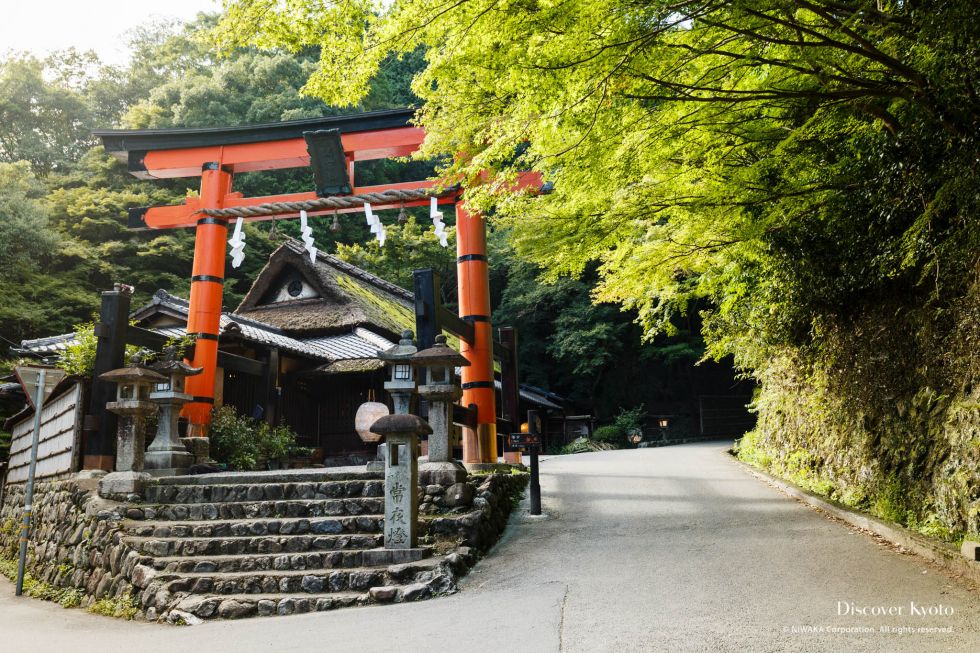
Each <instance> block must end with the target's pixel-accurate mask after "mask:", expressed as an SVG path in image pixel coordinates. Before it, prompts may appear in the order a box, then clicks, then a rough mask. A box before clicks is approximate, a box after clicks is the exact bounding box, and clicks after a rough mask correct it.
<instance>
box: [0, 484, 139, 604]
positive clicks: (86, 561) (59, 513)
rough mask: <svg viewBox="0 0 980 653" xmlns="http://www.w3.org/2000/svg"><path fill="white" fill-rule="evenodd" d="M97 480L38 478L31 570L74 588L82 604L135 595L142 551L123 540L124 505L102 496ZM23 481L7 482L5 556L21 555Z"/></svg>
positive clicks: (0, 514)
mask: <svg viewBox="0 0 980 653" xmlns="http://www.w3.org/2000/svg"><path fill="white" fill-rule="evenodd" d="M95 483H96V481H95V480H94V479H93V480H91V481H73V480H68V481H54V482H46V483H38V484H37V485H36V486H35V490H34V522H33V526H32V529H31V537H30V541H29V543H28V566H27V572H28V573H29V574H30V575H31V576H32V577H33V578H35V579H36V580H39V581H43V582H44V583H47V584H48V585H51V586H53V587H55V588H75V589H78V590H80V591H81V592H82V593H83V594H84V597H83V598H82V605H89V604H91V603H92V602H94V601H96V600H98V599H101V598H105V597H113V598H122V597H132V596H134V595H135V591H136V588H134V586H133V584H132V583H133V580H132V579H133V578H134V576H135V577H137V578H138V577H139V575H140V574H139V573H138V570H137V569H136V567H137V566H138V565H137V559H138V558H139V555H138V554H137V553H136V552H135V551H133V550H132V549H131V548H130V547H128V546H127V545H125V544H122V543H121V541H120V537H121V533H120V525H119V520H120V519H121V518H122V514H121V510H122V509H124V508H125V507H124V506H120V504H111V503H109V502H106V501H104V500H102V499H99V498H98V496H97V493H96V491H95ZM23 506H24V486H23V485H8V486H7V488H6V491H5V493H4V497H3V504H2V506H0V525H2V528H0V557H2V558H6V559H8V560H12V559H16V557H17V551H18V535H19V530H20V521H21V515H22V514H23Z"/></svg>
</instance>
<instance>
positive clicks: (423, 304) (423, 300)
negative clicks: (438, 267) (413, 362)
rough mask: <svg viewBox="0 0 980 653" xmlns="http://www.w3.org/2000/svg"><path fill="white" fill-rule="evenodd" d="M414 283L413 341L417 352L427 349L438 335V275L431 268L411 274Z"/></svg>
mask: <svg viewBox="0 0 980 653" xmlns="http://www.w3.org/2000/svg"><path fill="white" fill-rule="evenodd" d="M412 277H413V279H414V281H415V339H416V341H417V342H418V348H419V351H422V350H423V349H428V348H429V347H431V346H432V345H434V344H435V342H436V336H437V335H439V332H440V328H439V306H440V299H439V294H438V293H439V275H438V274H436V273H435V271H434V270H432V268H425V269H422V270H415V271H414V272H412Z"/></svg>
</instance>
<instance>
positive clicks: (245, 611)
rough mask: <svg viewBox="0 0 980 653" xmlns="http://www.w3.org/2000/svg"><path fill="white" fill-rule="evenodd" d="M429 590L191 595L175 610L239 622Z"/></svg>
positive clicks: (424, 594)
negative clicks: (241, 619) (240, 620)
mask: <svg viewBox="0 0 980 653" xmlns="http://www.w3.org/2000/svg"><path fill="white" fill-rule="evenodd" d="M432 593H433V592H432V589H431V588H430V587H429V586H428V585H425V584H421V583H418V584H411V585H395V586H390V587H379V588H375V591H374V592H371V591H368V592H367V593H364V592H330V593H326V594H307V593H304V594H281V593H274V594H230V595H224V596H220V597H219V596H201V595H190V596H187V597H185V598H183V599H181V600H180V601H179V602H178V603H177V605H176V607H175V609H176V610H177V611H180V612H183V613H189V614H192V615H194V617H197V618H199V619H210V618H223V619H240V618H242V617H253V616H262V617H264V616H276V615H290V614H302V613H306V612H324V611H327V610H336V609H338V608H349V607H354V606H359V605H368V604H370V603H395V602H402V601H418V600H421V599H426V598H429V596H431V595H432Z"/></svg>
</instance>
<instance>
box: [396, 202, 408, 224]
mask: <svg viewBox="0 0 980 653" xmlns="http://www.w3.org/2000/svg"><path fill="white" fill-rule="evenodd" d="M407 222H408V211H406V210H405V205H404V204H402V208H401V209H400V210H399V211H398V224H405V223H407Z"/></svg>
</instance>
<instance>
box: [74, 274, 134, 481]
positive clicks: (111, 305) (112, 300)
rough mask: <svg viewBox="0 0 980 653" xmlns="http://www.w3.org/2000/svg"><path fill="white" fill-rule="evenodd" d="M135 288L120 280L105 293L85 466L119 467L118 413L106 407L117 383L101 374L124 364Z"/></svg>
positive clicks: (87, 423)
mask: <svg viewBox="0 0 980 653" xmlns="http://www.w3.org/2000/svg"><path fill="white" fill-rule="evenodd" d="M132 293H133V290H132V288H130V287H129V286H124V285H122V284H118V283H117V284H116V285H115V286H114V287H113V289H112V290H107V291H106V292H104V293H102V307H101V308H100V309H99V321H98V322H97V323H96V325H95V336H96V338H97V341H96V342H97V344H96V347H95V369H94V371H93V373H92V390H91V392H90V394H89V410H88V414H87V415H86V416H85V423H84V432H85V449H84V451H85V456H84V458H83V460H82V468H83V469H104V470H106V471H112V470H113V469H114V467H115V465H114V459H115V451H116V416H115V415H114V414H113V413H110V412H109V411H107V410H106V409H105V405H106V402H109V401H112V400H113V399H114V398H115V396H116V386H115V384H113V383H108V382H106V381H102V380H100V379H99V377H100V376H101V375H102V374H104V373H106V372H108V371H110V370H114V369H117V368H120V367H122V366H123V363H124V362H125V356H126V328H127V325H128V323H129V302H130V297H131V296H132Z"/></svg>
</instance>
